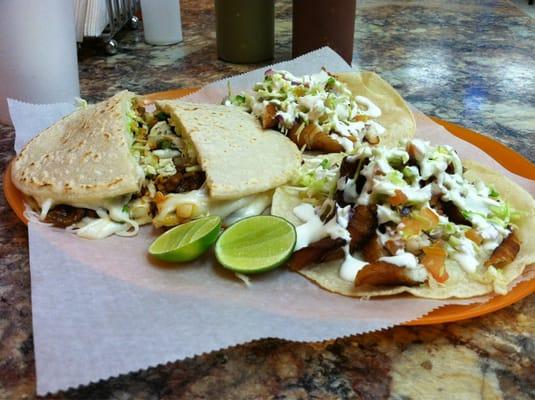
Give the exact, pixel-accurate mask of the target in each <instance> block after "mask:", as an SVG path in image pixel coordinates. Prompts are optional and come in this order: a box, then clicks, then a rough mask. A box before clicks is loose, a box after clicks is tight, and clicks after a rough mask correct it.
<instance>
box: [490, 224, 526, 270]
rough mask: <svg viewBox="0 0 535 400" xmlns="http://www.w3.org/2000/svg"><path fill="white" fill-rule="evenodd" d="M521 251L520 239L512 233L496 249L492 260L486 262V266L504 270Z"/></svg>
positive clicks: (491, 257)
mask: <svg viewBox="0 0 535 400" xmlns="http://www.w3.org/2000/svg"><path fill="white" fill-rule="evenodd" d="M519 251H520V239H518V237H517V236H516V234H515V233H514V232H511V233H510V234H509V236H507V237H506V238H505V240H504V241H503V242H502V243H501V244H500V245H499V246H498V247H496V248H495V249H494V251H493V252H492V255H491V256H490V258H489V259H488V260H487V261H485V266H487V267H488V266H490V265H494V266H495V267H496V268H503V267H505V266H507V265H508V264H509V263H511V261H513V260H514V259H515V257H516V255H517V254H518V252H519Z"/></svg>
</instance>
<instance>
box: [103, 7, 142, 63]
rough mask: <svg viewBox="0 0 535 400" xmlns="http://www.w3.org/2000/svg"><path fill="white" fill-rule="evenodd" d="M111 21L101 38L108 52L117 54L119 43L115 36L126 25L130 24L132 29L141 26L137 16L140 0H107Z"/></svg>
mask: <svg viewBox="0 0 535 400" xmlns="http://www.w3.org/2000/svg"><path fill="white" fill-rule="evenodd" d="M106 6H107V8H108V15H109V16H110V22H109V24H108V26H107V27H106V29H105V30H104V32H102V35H101V38H102V40H103V41H104V44H105V49H106V53H107V54H110V55H111V54H115V53H116V52H117V48H118V44H117V41H116V40H115V39H114V36H115V35H116V34H117V32H119V31H120V30H121V29H123V28H124V27H125V25H127V24H129V26H130V28H131V29H137V28H138V27H139V18H138V17H137V16H136V14H137V12H138V11H139V0H106Z"/></svg>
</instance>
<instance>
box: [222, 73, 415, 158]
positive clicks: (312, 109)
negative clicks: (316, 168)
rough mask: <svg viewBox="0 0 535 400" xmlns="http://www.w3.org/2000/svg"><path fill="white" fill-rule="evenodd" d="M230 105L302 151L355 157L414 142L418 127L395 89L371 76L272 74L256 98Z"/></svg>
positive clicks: (232, 100) (245, 95)
mask: <svg viewBox="0 0 535 400" xmlns="http://www.w3.org/2000/svg"><path fill="white" fill-rule="evenodd" d="M225 104H228V105H235V106H239V107H242V108H244V109H245V110H246V111H248V112H250V113H252V114H253V115H255V116H256V117H257V118H258V119H259V120H260V121H261V123H262V126H263V127H264V128H266V129H267V128H273V129H277V130H279V131H280V132H282V133H283V134H285V135H287V136H288V137H289V138H290V139H291V140H292V141H293V142H294V143H296V144H297V145H298V147H299V148H301V149H303V148H304V149H306V150H316V151H320V152H322V153H338V152H350V151H352V150H353V148H354V147H355V145H356V144H359V143H362V142H366V143H370V144H379V143H380V144H383V145H395V144H397V143H398V142H399V140H401V139H408V138H411V137H413V136H414V132H415V126H416V125H415V121H414V117H413V115H412V112H411V110H410V108H409V107H408V105H407V104H406V103H405V101H404V100H403V99H402V98H401V96H400V95H399V94H398V93H397V92H396V90H395V89H394V88H393V87H392V86H390V85H389V84H388V83H387V82H386V81H384V80H383V79H381V77H379V76H378V75H377V74H375V73H373V72H367V71H363V72H359V73H357V72H351V73H340V74H331V73H328V72H327V71H325V70H322V71H321V72H319V73H317V74H314V75H304V76H302V77H297V76H294V75H293V74H291V73H290V72H288V71H275V70H268V71H267V72H266V74H265V77H264V80H263V81H262V82H258V83H257V84H256V85H255V86H254V88H253V91H252V92H251V93H247V92H244V93H241V94H239V95H235V96H229V98H228V99H227V100H226V102H225Z"/></svg>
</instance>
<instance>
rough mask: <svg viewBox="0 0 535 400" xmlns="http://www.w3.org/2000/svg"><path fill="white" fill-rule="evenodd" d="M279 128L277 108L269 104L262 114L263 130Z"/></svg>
mask: <svg viewBox="0 0 535 400" xmlns="http://www.w3.org/2000/svg"><path fill="white" fill-rule="evenodd" d="M276 126H277V107H276V106H275V104H271V103H269V104H268V105H267V106H266V108H265V109H264V114H262V128H264V129H271V128H274V127H276Z"/></svg>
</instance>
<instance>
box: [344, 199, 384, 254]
mask: <svg viewBox="0 0 535 400" xmlns="http://www.w3.org/2000/svg"><path fill="white" fill-rule="evenodd" d="M375 210H376V207H375V206H374V205H361V204H359V205H356V206H355V207H353V210H352V214H351V218H350V219H349V222H348V224H347V230H348V231H349V234H350V235H351V242H350V245H351V251H355V250H358V249H359V248H360V247H361V246H362V245H363V244H364V243H365V242H366V241H367V240H368V239H369V238H370V237H371V236H372V235H373V234H374V232H375V229H376V228H377V215H376V212H375Z"/></svg>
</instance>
